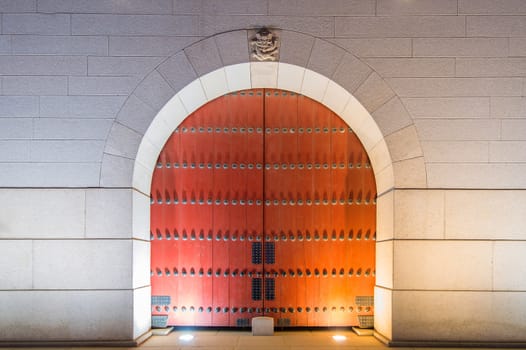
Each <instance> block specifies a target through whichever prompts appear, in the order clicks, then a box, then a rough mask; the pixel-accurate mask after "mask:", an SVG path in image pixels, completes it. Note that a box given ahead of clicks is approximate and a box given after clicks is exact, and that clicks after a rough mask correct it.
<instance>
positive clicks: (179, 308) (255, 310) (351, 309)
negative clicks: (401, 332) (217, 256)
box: [153, 306, 372, 314]
mask: <svg viewBox="0 0 526 350" xmlns="http://www.w3.org/2000/svg"><path fill="white" fill-rule="evenodd" d="M153 309H154V310H155V311H157V312H162V311H164V312H170V311H173V312H196V311H197V312H199V313H202V312H205V311H206V312H207V313H212V311H215V313H229V312H230V313H233V314H235V313H238V312H239V313H258V314H261V313H262V312H263V309H262V308H252V307H219V306H216V307H215V308H212V307H211V306H208V307H207V308H206V309H205V308H204V307H202V306H201V307H198V308H196V307H194V306H188V307H186V306H173V307H172V308H170V307H169V306H164V307H161V306H154V307H153ZM264 310H265V313H266V314H270V313H278V312H279V313H282V314H283V313H291V314H292V313H295V312H298V313H301V312H329V311H331V312H338V311H339V312H355V311H356V312H358V313H360V312H371V311H372V307H370V306H366V307H363V306H357V307H354V306H349V307H347V308H346V307H344V306H340V307H339V308H338V307H336V306H333V307H331V308H330V309H329V308H328V307H327V306H323V307H319V306H315V307H313V308H311V307H309V306H307V307H305V308H303V307H296V308H293V307H279V308H277V307H275V308H265V309H264Z"/></svg>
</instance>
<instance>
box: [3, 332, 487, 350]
mask: <svg viewBox="0 0 526 350" xmlns="http://www.w3.org/2000/svg"><path fill="white" fill-rule="evenodd" d="M185 334H191V335H193V339H192V340H187V341H185V340H182V339H180V337H181V335H185ZM334 335H343V336H345V339H343V340H341V341H336V340H334V339H333V336H334ZM4 349H7V350H23V349H30V348H0V350H4ZM41 349H42V348H41ZM43 349H51V348H43ZM52 349H53V350H55V349H56V350H110V349H112V350H128V349H129V350H133V349H138V350H301V349H306V350H340V349H341V350H388V349H391V348H388V347H387V346H385V345H384V344H382V343H381V342H379V341H378V340H376V338H374V337H372V336H361V337H360V336H358V335H356V334H355V333H353V332H352V331H336V330H321V331H294V332H276V333H274V335H273V336H268V337H255V336H252V334H251V333H250V332H241V331H213V330H212V331H197V332H189V331H174V332H172V333H170V334H169V335H167V336H153V337H151V338H150V339H148V340H147V341H146V342H144V343H143V344H142V345H141V346H140V347H138V348H122V347H120V348H111V347H75V348H71V347H60V348H59V347H57V348H52ZM392 349H396V350H423V348H414V347H413V348H392ZM460 349H461V348H448V349H447V350H460ZM463 349H464V350H466V348H463ZM429 350H446V349H437V348H432V349H431V348H429ZM479 350H483V349H479ZM491 350H497V349H496V348H491Z"/></svg>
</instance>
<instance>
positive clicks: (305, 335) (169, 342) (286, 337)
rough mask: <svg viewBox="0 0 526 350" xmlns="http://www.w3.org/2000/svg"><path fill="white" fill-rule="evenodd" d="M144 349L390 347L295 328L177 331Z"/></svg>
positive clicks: (368, 339) (347, 335) (367, 339)
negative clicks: (255, 332)
mask: <svg viewBox="0 0 526 350" xmlns="http://www.w3.org/2000/svg"><path fill="white" fill-rule="evenodd" d="M182 334H193V335H194V339H193V340H190V341H184V340H180V339H179V337H180V336H181V335H182ZM333 335H343V336H345V338H346V339H344V340H342V341H335V340H334V339H333V338H332V337H333ZM141 348H142V349H144V350H162V349H170V350H179V349H196V350H197V349H199V350H212V349H214V350H245V349H247V350H248V349H250V350H267V349H268V350H300V349H309V350H322V349H328V348H338V349H354V350H356V349H357V348H360V349H361V348H367V349H371V350H372V349H373V348H376V349H384V350H385V349H387V347H386V346H384V345H383V344H382V343H380V342H379V341H378V340H376V339H375V338H374V337H370V336H362V337H359V336H357V335H356V334H354V333H353V332H351V331H296V332H276V333H274V336H268V337H262V336H252V334H251V333H250V332H231V331H200V332H195V333H192V332H181V331H175V332H172V333H170V334H169V335H168V336H164V337H161V336H155V337H152V338H150V339H149V340H148V341H146V342H145V343H144V344H143V345H142V346H141Z"/></svg>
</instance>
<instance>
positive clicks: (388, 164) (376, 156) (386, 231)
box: [103, 62, 425, 339]
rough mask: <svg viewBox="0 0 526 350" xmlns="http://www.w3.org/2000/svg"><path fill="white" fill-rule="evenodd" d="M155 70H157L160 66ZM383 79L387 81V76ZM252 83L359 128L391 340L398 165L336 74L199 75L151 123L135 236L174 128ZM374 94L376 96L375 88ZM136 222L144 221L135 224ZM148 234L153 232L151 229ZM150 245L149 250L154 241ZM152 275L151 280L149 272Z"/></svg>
mask: <svg viewBox="0 0 526 350" xmlns="http://www.w3.org/2000/svg"><path fill="white" fill-rule="evenodd" d="M152 74H157V75H158V73H156V72H155V71H154V72H153V73H152ZM373 74H374V77H373V78H372V79H380V80H381V78H379V77H378V76H377V75H376V73H373ZM145 80H146V79H145ZM382 84H385V83H383V81H382ZM253 88H278V89H283V90H289V91H292V92H295V93H298V94H303V95H305V96H307V97H310V98H311V99H313V100H315V101H318V102H320V103H322V104H324V105H325V106H327V107H328V108H329V109H331V110H332V111H333V112H335V113H336V114H337V115H339V116H340V117H341V118H342V119H343V120H344V121H345V122H346V123H347V125H349V127H351V128H352V129H353V130H354V132H355V133H356V135H357V136H358V138H359V139H360V141H361V142H362V144H363V146H364V148H365V150H366V151H367V154H368V155H369V158H370V160H371V165H372V168H373V170H374V173H375V179H376V187H377V192H378V206H377V228H378V231H377V242H376V286H375V331H376V333H377V334H378V335H379V336H380V337H385V338H386V339H391V338H392V298H393V286H392V275H393V259H392V254H393V245H392V237H393V232H392V227H393V214H392V210H393V200H394V196H393V189H394V188H395V179H394V170H397V169H396V168H395V166H394V164H393V163H394V162H393V160H392V158H391V155H390V152H389V149H388V147H387V143H386V141H385V138H384V135H383V134H382V131H381V130H380V128H379V126H378V124H377V123H376V121H375V120H374V118H373V117H372V116H371V114H370V113H369V111H368V110H367V109H366V108H365V107H364V106H363V105H362V104H361V103H360V102H359V101H358V99H357V98H356V97H355V96H353V95H352V94H351V93H350V92H349V91H347V90H346V89H345V88H343V87H342V86H340V85H338V84H337V83H336V82H335V81H333V80H332V79H330V78H328V77H326V76H323V75H321V74H319V73H317V72H315V71H312V70H310V69H307V68H304V67H301V66H296V65H292V64H288V63H281V62H279V63H277V62H250V63H240V64H234V65H228V66H223V67H221V68H219V69H216V70H214V71H212V72H210V73H207V74H204V75H202V76H200V77H199V78H197V79H195V80H193V81H192V82H190V83H189V84H187V85H186V86H184V87H183V88H182V89H181V90H179V91H178V92H177V93H176V94H175V95H173V96H172V97H171V98H170V99H169V100H168V102H166V103H165V104H164V106H163V107H162V108H161V109H160V111H159V112H158V113H157V114H156V115H155V117H154V118H153V120H152V122H151V124H150V125H149V127H148V128H147V130H146V132H145V134H144V136H143V137H142V139H141V141H140V145H139V147H138V151H137V156H136V158H135V161H134V162H133V175H132V187H133V189H134V193H135V194H136V197H137V200H136V202H141V204H137V205H134V206H133V213H132V215H133V222H134V225H133V226H134V232H133V235H134V237H135V236H136V235H137V236H141V237H142V236H146V234H145V232H142V233H139V232H137V231H139V230H144V229H145V228H146V229H147V230H148V231H149V210H147V211H148V213H145V212H144V211H145V210H144V209H145V207H146V203H147V206H148V207H149V192H150V185H151V178H152V174H153V169H154V167H155V164H156V161H157V157H158V155H159V153H160V151H161V149H162V147H163V146H164V143H165V142H166V140H167V139H168V137H169V136H170V135H171V133H172V132H173V130H174V129H175V128H176V127H177V126H178V125H179V124H180V123H181V122H182V121H183V120H184V119H185V118H186V117H187V116H188V115H190V114H191V113H192V112H193V111H195V110H196V109H198V108H199V107H201V106H202V105H204V104H205V103H207V102H208V101H211V100H213V99H215V98H216V97H219V96H221V95H224V94H226V93H229V92H233V91H238V90H246V89H253ZM371 94H372V95H373V96H374V92H371ZM384 97H385V96H384ZM393 99H394V100H395V102H399V100H398V98H396V97H395V98H393ZM387 101H389V99H387ZM395 118H396V116H395ZM103 163H104V161H103ZM103 167H104V164H103ZM424 179H425V174H424ZM135 223H139V224H137V225H136V224H135ZM141 224H142V225H141ZM147 236H148V237H149V233H148V234H147ZM147 246H148V250H149V243H148V244H147ZM380 246H381V247H380ZM380 248H381V249H380ZM136 256H139V258H136ZM141 257H142V258H141ZM145 265H146V266H148V267H150V261H149V254H147V255H146V256H145V255H144V254H137V255H136V254H134V267H135V266H137V267H139V266H141V267H140V268H137V270H140V271H141V272H144V271H145V270H146V269H145V268H144V267H145ZM148 272H149V268H148ZM134 276H135V269H134ZM145 277H146V276H142V277H138V278H137V279H140V278H143V279H144V278H145ZM147 278H148V279H149V273H148V276H147ZM134 279H135V278H134ZM150 298H151V290H150V288H149V286H143V287H137V288H135V289H134V302H133V303H134V310H133V324H134V334H135V335H136V336H138V335H140V334H142V333H144V332H145V331H147V330H148V329H149V327H150V320H149V319H148V318H149V315H150V310H151V305H150ZM147 317H148V318H147Z"/></svg>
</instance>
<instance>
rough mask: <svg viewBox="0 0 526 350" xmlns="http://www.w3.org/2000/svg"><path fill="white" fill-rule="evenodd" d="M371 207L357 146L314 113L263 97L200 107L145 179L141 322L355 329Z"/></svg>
mask: <svg viewBox="0 0 526 350" xmlns="http://www.w3.org/2000/svg"><path fill="white" fill-rule="evenodd" d="M375 198H376V189H375V182H374V176H373V172H372V169H371V167H370V165H369V160H368V158H367V155H366V153H365V151H364V149H363V147H362V145H361V143H360V142H359V140H358V138H357V137H356V135H355V134H354V133H353V132H352V130H351V129H349V127H348V126H347V125H346V124H345V123H344V122H343V121H342V120H341V119H340V118H339V117H338V116H337V115H335V114H334V113H332V112H331V111H330V110H328V109H327V108H326V107H324V106H323V105H321V104H319V103H317V102H315V101H313V100H311V99H309V98H307V97H305V96H302V95H298V94H295V93H291V92H287V91H281V90H267V89H265V90H264V89H259V90H248V91H240V92H236V93H232V94H228V95H225V96H223V97H220V98H218V99H216V100H214V101H212V102H210V103H208V104H207V105H205V106H203V107H202V108H200V109H199V110H197V111H196V112H194V113H193V114H192V115H190V116H189V117H188V118H187V119H186V120H185V121H184V122H183V123H182V124H181V125H180V126H179V127H178V128H177V129H176V130H175V131H174V133H173V135H172V136H171V137H170V138H169V140H168V142H167V143H166V145H165V147H164V149H163V151H162V152H161V154H160V156H159V159H158V163H157V166H156V169H155V171H154V175H153V180H152V191H151V247H152V251H151V254H152V263H151V266H152V271H151V274H152V277H151V283H152V315H153V318H152V319H153V320H162V322H164V321H166V322H167V324H169V325H196V326H221V327H222V326H231V327H246V326H249V325H250V319H251V318H252V317H254V316H260V315H268V316H272V317H274V318H275V320H276V321H275V323H276V325H278V326H282V327H287V326H300V327H318V326H319V327H326V326H343V325H345V326H349V325H362V326H367V323H368V322H369V323H370V322H371V320H372V315H373V312H374V311H373V308H374V306H373V288H374V280H375V277H374V276H375V266H374V260H375V259H374V246H375V245H374V243H375V238H376V233H375V232H376V229H375V222H376V218H375V213H376V205H375V204H376V203H375V202H376V200H375Z"/></svg>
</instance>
